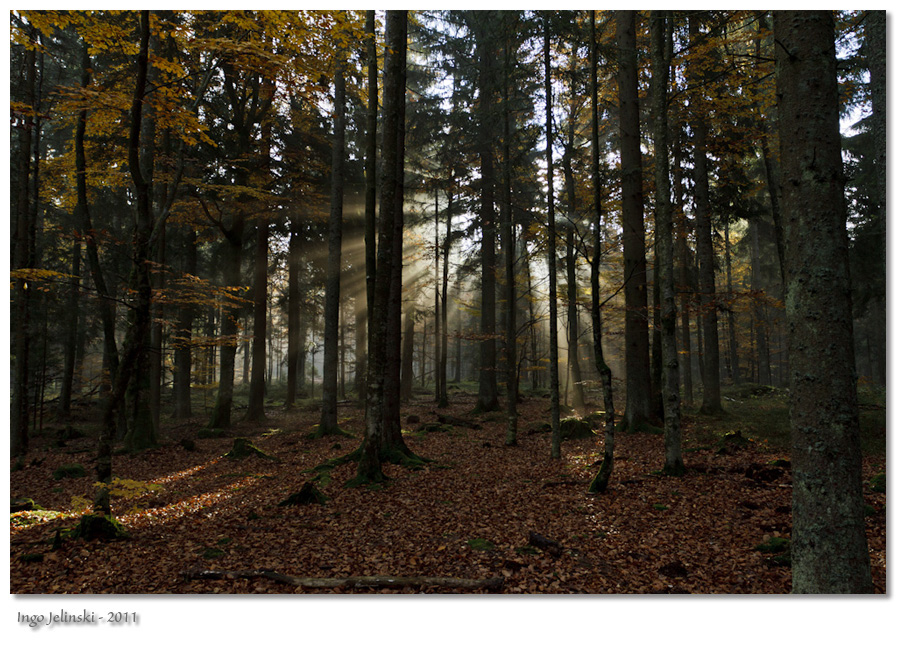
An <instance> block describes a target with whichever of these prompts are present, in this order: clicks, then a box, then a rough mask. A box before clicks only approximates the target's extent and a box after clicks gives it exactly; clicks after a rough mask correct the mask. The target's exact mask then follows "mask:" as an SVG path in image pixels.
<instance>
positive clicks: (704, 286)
mask: <svg viewBox="0 0 900 646" xmlns="http://www.w3.org/2000/svg"><path fill="white" fill-rule="evenodd" d="M697 21H698V18H697V17H696V16H694V15H692V16H691V17H690V32H691V37H692V38H696V36H697V34H698V33H699V25H698V24H697ZM694 76H695V82H697V80H698V78H699V74H695V75H694ZM701 92H702V89H701V90H699V91H698V92H697V93H695V94H694V96H692V97H691V110H692V112H693V128H694V198H695V200H694V201H695V203H696V217H697V260H698V263H699V265H700V274H699V277H698V281H699V292H700V309H701V313H702V317H703V404H702V405H701V406H700V412H701V413H706V414H716V413H719V412H721V411H722V395H721V383H720V375H719V314H718V302H717V299H716V273H715V271H716V270H715V251H714V250H713V241H712V240H713V239H712V220H711V218H710V206H709V170H708V164H707V158H706V148H707V144H706V140H707V136H708V132H709V126H708V124H707V122H706V113H707V111H708V110H709V105H708V102H707V101H706V100H705V99H704V97H703V96H701V94H700V93H701Z"/></svg>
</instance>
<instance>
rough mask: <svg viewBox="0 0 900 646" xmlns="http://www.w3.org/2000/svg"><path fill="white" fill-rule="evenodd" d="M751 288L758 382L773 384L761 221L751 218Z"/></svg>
mask: <svg viewBox="0 0 900 646" xmlns="http://www.w3.org/2000/svg"><path fill="white" fill-rule="evenodd" d="M750 289H751V290H752V291H753V319H752V320H753V331H752V332H753V334H754V335H755V337H756V365H757V382H758V383H760V384H763V385H766V386H771V385H772V367H771V365H770V357H769V338H768V334H767V329H768V327H769V321H768V320H767V317H766V305H765V303H764V302H762V301H763V299H764V298H765V292H764V291H763V286H762V269H761V267H760V257H759V223H758V222H757V221H756V219H755V218H751V219H750Z"/></svg>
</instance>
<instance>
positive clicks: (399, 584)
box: [182, 569, 504, 592]
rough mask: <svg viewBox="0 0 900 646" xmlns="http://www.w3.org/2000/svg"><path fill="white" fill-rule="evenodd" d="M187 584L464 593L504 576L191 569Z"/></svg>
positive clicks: (496, 583) (494, 584) (492, 586)
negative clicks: (254, 582) (252, 582)
mask: <svg viewBox="0 0 900 646" xmlns="http://www.w3.org/2000/svg"><path fill="white" fill-rule="evenodd" d="M182 575H183V576H184V579H185V581H192V580H205V581H221V580H223V579H225V580H234V579H254V578H264V579H270V580H271V581H276V582H278V583H284V584H286V585H292V586H294V587H299V588H313V589H322V588H403V587H406V586H424V587H435V588H460V589H463V590H480V589H486V590H489V591H491V592H497V591H499V590H501V589H502V588H503V582H504V580H503V577H494V578H491V579H455V578H453V577H442V576H381V575H379V576H351V577H345V578H312V577H298V576H290V575H287V574H281V573H279V572H275V571H274V570H266V569H257V570H187V571H185V572H182Z"/></svg>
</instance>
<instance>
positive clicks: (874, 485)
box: [869, 473, 887, 493]
mask: <svg viewBox="0 0 900 646" xmlns="http://www.w3.org/2000/svg"><path fill="white" fill-rule="evenodd" d="M869 488H870V489H871V490H872V491H874V492H875V493H887V475H886V474H884V473H878V474H875V475H874V476H872V477H871V478H870V479H869Z"/></svg>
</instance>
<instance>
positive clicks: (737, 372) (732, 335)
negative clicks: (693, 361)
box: [725, 218, 741, 384]
mask: <svg viewBox="0 0 900 646" xmlns="http://www.w3.org/2000/svg"><path fill="white" fill-rule="evenodd" d="M725 289H726V291H727V293H728V310H727V315H726V322H727V324H728V356H729V359H730V361H729V363H730V364H731V381H732V383H734V384H739V383H741V363H740V356H739V355H738V344H737V330H736V328H735V325H734V302H735V296H734V283H733V282H732V279H731V227H730V223H729V222H728V219H727V218H726V219H725Z"/></svg>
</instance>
